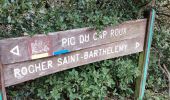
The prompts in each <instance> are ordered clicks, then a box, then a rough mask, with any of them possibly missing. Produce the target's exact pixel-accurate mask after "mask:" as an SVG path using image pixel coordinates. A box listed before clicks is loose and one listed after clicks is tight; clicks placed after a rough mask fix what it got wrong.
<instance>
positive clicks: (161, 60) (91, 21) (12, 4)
mask: <svg viewBox="0 0 170 100" xmlns="http://www.w3.org/2000/svg"><path fill="white" fill-rule="evenodd" d="M58 1H59V0H0V39H3V38H9V37H18V36H24V35H27V34H28V35H30V36H33V35H34V34H47V33H48V32H54V31H61V30H68V29H74V28H81V27H93V28H96V29H97V30H101V29H103V27H105V26H108V25H109V26H110V25H116V24H118V23H121V22H123V21H126V20H132V19H138V18H143V17H144V16H143V12H144V11H145V10H148V9H147V8H150V7H149V6H148V5H149V2H150V0H64V2H60V3H58ZM60 1H62V0H60ZM168 2H169V1H168V0H165V1H159V2H158V4H157V6H156V10H157V12H158V15H157V18H156V26H155V33H154V40H153V45H152V52H151V57H150V65H149V72H148V73H149V75H148V79H147V86H146V95H145V99H161V100H166V99H168V95H167V94H168V78H167V77H166V76H165V75H166V74H164V73H162V72H164V71H163V70H164V69H163V70H161V68H164V67H163V66H166V68H169V65H170V58H169V57H170V41H169V40H170V27H169V26H168V23H169V22H168V20H167V19H170V18H169V16H168V14H169V13H168V12H167V11H170V10H165V8H167V9H169V8H170V7H169V5H168ZM163 19H164V20H163ZM138 58H139V56H138V54H134V55H129V56H125V57H120V58H115V59H110V60H105V61H101V62H96V63H92V64H89V65H84V66H81V67H78V68H74V69H70V70H67V71H63V72H59V73H56V74H53V75H49V76H45V77H42V78H39V79H36V80H34V81H30V82H25V83H22V84H19V85H16V86H11V87H9V88H8V89H7V94H8V97H9V98H12V99H16V100H23V99H24V98H25V99H29V100H30V99H49V100H53V99H56V100H62V99H70V100H74V99H80V100H81V99H82V100H86V99H90V100H91V99H92V100H93V99H104V98H108V99H122V100H123V99H134V91H135V90H134V87H135V78H136V77H137V76H138V75H140V74H141V73H139V70H138V67H137V65H138ZM168 70H170V68H169V69H168Z"/></svg>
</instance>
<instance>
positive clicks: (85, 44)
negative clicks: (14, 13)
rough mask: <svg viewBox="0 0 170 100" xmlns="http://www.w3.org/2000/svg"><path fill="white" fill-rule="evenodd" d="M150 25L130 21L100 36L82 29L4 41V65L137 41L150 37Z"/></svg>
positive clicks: (0, 52)
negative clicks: (105, 45)
mask: <svg viewBox="0 0 170 100" xmlns="http://www.w3.org/2000/svg"><path fill="white" fill-rule="evenodd" d="M146 23H147V20H146V19H140V20H133V21H127V22H124V23H122V24H120V25H117V26H114V27H107V28H105V29H104V31H102V32H101V33H100V34H97V35H96V31H95V30H94V29H91V28H81V29H73V30H68V31H60V32H53V33H49V34H48V35H36V36H34V37H19V38H10V39H5V40H0V55H1V61H2V63H3V64H12V63H17V62H22V61H28V60H33V59H39V58H46V57H51V56H55V55H60V54H63V53H68V52H72V51H78V50H82V49H86V48H90V47H94V46H99V45H104V44H108V43H113V42H117V41H122V40H126V39H133V38H136V37H139V36H143V35H144V34H145V33H146V32H145V30H146Z"/></svg>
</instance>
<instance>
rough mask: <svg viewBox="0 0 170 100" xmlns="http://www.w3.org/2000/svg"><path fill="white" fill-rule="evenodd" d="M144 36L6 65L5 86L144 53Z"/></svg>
mask: <svg viewBox="0 0 170 100" xmlns="http://www.w3.org/2000/svg"><path fill="white" fill-rule="evenodd" d="M144 36H145V35H144V34H141V35H140V36H138V37H136V38H133V39H126V40H122V41H117V42H114V43H109V44H105V45H99V46H95V47H91V48H86V49H82V50H78V51H74V52H70V53H67V54H63V55H59V56H54V57H49V58H43V59H37V60H32V61H26V62H20V63H15V64H9V65H4V80H5V86H6V87H7V86H11V85H14V84H18V83H22V82H25V81H28V80H32V79H35V78H38V77H41V76H45V75H49V74H52V73H55V72H59V71H63V70H66V69H69V68H73V67H77V66H80V65H84V64H88V63H93V62H96V61H101V60H105V59H109V58H115V57H119V56H123V55H128V54H132V53H137V52H140V51H143V45H144Z"/></svg>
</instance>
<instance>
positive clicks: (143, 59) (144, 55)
mask: <svg viewBox="0 0 170 100" xmlns="http://www.w3.org/2000/svg"><path fill="white" fill-rule="evenodd" d="M152 3H153V4H152V5H154V4H155V1H154V0H153V2H152ZM154 20H155V10H154V9H152V10H151V11H150V16H149V20H148V28H147V33H146V37H145V46H144V51H143V52H141V53H140V57H139V65H138V66H139V70H140V72H141V75H140V76H139V77H138V78H137V81H136V89H135V99H137V100H143V97H144V92H145V85H146V77H147V70H148V65H149V56H150V48H151V42H152V37H153V28H154Z"/></svg>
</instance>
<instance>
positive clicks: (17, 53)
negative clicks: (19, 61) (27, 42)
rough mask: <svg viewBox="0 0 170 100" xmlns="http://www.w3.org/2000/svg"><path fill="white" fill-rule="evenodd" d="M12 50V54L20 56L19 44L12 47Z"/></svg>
mask: <svg viewBox="0 0 170 100" xmlns="http://www.w3.org/2000/svg"><path fill="white" fill-rule="evenodd" d="M10 52H11V53H12V54H14V55H17V56H19V55H20V53H19V47H18V45H17V46H15V47H14V48H12V49H11V51H10Z"/></svg>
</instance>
